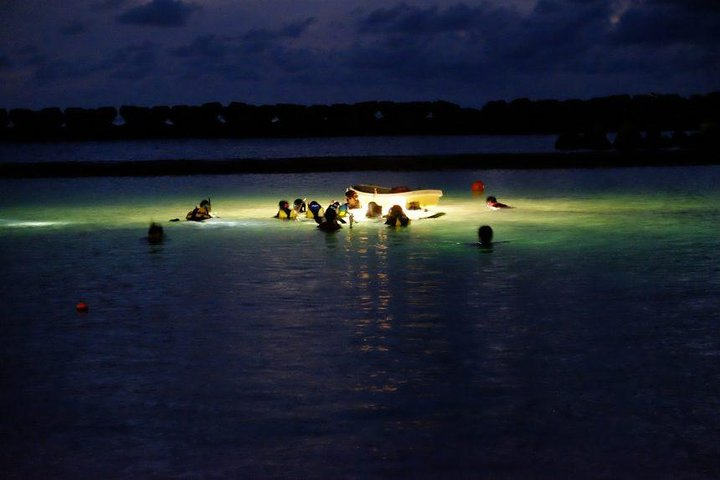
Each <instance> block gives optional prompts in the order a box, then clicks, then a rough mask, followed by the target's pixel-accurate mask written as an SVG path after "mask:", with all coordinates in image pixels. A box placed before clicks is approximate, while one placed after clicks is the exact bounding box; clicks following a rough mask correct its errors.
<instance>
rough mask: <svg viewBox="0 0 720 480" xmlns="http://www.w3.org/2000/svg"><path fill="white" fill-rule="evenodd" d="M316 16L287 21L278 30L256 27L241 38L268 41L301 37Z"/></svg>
mask: <svg viewBox="0 0 720 480" xmlns="http://www.w3.org/2000/svg"><path fill="white" fill-rule="evenodd" d="M315 21H316V20H315V18H306V19H305V20H300V21H297V22H292V23H287V24H285V25H283V26H282V27H281V28H279V29H277V30H270V29H254V30H249V31H248V32H246V33H244V34H242V35H241V36H240V39H241V40H243V41H245V42H250V43H255V44H257V43H267V42H272V41H275V40H279V39H283V38H299V37H300V36H302V35H303V34H304V33H305V32H306V31H307V29H308V28H310V26H311V25H312V24H313V23H315Z"/></svg>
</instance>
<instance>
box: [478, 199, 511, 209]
mask: <svg viewBox="0 0 720 480" xmlns="http://www.w3.org/2000/svg"><path fill="white" fill-rule="evenodd" d="M485 203H486V205H487V207H488V208H489V209H490V210H499V209H501V208H512V207H511V206H510V205H505V204H504V203H500V202H498V201H497V198H495V197H493V196H492V195H491V196H489V197H487V199H485Z"/></svg>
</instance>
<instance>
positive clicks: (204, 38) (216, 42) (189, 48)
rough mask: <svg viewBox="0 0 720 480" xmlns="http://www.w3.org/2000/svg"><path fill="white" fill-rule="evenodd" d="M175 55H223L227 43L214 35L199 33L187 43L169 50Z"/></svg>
mask: <svg viewBox="0 0 720 480" xmlns="http://www.w3.org/2000/svg"><path fill="white" fill-rule="evenodd" d="M169 53H170V55H172V56H175V57H223V56H225V55H226V54H227V53H228V44H227V42H226V41H223V40H221V39H219V38H218V37H217V36H216V35H213V34H210V35H201V36H199V37H197V38H195V40H193V41H192V42H191V43H190V44H189V45H183V46H180V47H177V48H172V49H170V50H169Z"/></svg>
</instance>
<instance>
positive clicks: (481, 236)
mask: <svg viewBox="0 0 720 480" xmlns="http://www.w3.org/2000/svg"><path fill="white" fill-rule="evenodd" d="M492 239H493V229H492V227H491V226H490V225H483V226H482V227H480V228H478V240H479V242H480V246H481V247H485V248H489V247H491V246H492Z"/></svg>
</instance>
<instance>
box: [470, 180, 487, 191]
mask: <svg viewBox="0 0 720 480" xmlns="http://www.w3.org/2000/svg"><path fill="white" fill-rule="evenodd" d="M470 188H471V190H472V191H473V192H483V191H485V184H484V183H483V182H481V181H480V180H477V181H475V182H473V184H472V186H471V187H470Z"/></svg>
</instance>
